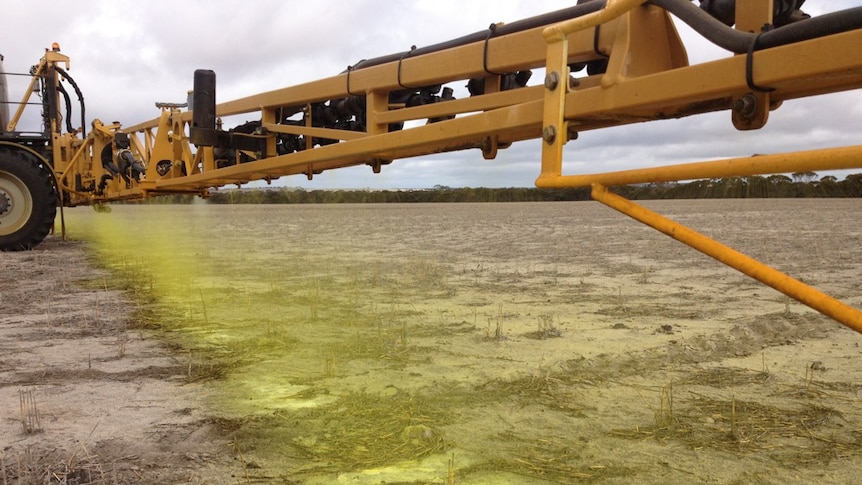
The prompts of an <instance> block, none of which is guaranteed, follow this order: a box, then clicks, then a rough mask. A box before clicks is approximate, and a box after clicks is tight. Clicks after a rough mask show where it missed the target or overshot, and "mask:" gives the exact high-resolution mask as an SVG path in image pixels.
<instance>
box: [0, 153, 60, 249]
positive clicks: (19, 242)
mask: <svg viewBox="0 0 862 485" xmlns="http://www.w3.org/2000/svg"><path fill="white" fill-rule="evenodd" d="M46 170H48V168H47V166H45V167H43V166H42V165H41V164H40V163H39V162H38V161H36V160H35V157H31V156H27V155H26V154H24V153H21V152H19V151H17V150H14V149H10V148H7V147H0V251H26V250H29V249H33V248H34V247H35V246H36V245H38V244H39V243H40V242H42V240H43V239H45V236H47V235H48V232H50V230H51V228H52V227H53V226H54V218H55V217H56V215H57V193H56V191H55V190H54V185H53V184H52V183H51V175H50V174H49V173H48V172H47V171H46Z"/></svg>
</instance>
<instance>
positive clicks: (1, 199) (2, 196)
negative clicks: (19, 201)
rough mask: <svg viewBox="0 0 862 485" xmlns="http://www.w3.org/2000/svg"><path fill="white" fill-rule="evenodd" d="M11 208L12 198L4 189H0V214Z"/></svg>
mask: <svg viewBox="0 0 862 485" xmlns="http://www.w3.org/2000/svg"><path fill="white" fill-rule="evenodd" d="M11 210H12V199H11V198H10V197H9V194H7V193H6V191H5V190H0V216H2V215H3V214H5V213H7V212H9V211H11Z"/></svg>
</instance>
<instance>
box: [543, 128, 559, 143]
mask: <svg viewBox="0 0 862 485" xmlns="http://www.w3.org/2000/svg"><path fill="white" fill-rule="evenodd" d="M542 139H543V140H545V143H547V144H548V145H551V144H553V143H554V140H556V139H557V128H556V127H555V126H554V125H550V126H546V127H545V129H544V130H542Z"/></svg>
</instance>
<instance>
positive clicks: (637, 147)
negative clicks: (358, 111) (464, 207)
mask: <svg viewBox="0 0 862 485" xmlns="http://www.w3.org/2000/svg"><path fill="white" fill-rule="evenodd" d="M574 3H575V2H573V1H570V2H559V1H549V0H494V1H484V0H481V1H478V0H471V1H463V0H435V1H429V0H417V1H397V2H396V1H392V0H389V1H384V0H353V1H350V2H346V1H336V0H316V1H310V2H309V1H303V2H301V3H300V2H298V1H286V0H255V1H248V2H238V1H235V0H232V1H228V0H173V1H165V0H137V1H128V0H104V1H95V0H78V1H75V2H67V1H48V2H40V3H38V4H34V2H32V0H3V5H2V10H0V13H2V19H3V25H4V28H3V29H2V30H0V54H2V55H3V56H4V57H5V61H4V67H5V70H6V71H7V72H25V71H27V70H28V69H29V67H30V66H31V65H33V64H35V63H36V62H38V59H39V58H40V57H41V55H42V53H43V52H44V49H45V48H46V47H49V46H50V45H51V43H52V42H58V43H59V44H60V46H61V48H62V50H63V52H64V53H65V54H67V55H69V56H70V57H71V58H72V69H71V70H70V72H69V73H70V74H71V75H72V76H73V77H74V78H75V80H76V81H77V83H78V84H79V86H80V87H81V89H82V90H83V91H84V96H85V100H86V103H87V120H88V123H89V121H90V120H92V119H93V118H99V119H101V120H103V121H106V122H107V121H113V120H119V121H121V122H122V123H123V124H124V125H132V124H135V123H139V122H141V121H145V120H149V119H152V118H155V117H156V116H158V110H157V109H156V108H155V106H154V104H153V103H154V102H155V101H172V102H182V101H185V96H186V95H185V93H186V91H187V90H189V89H191V84H192V73H193V71H194V70H195V69H198V68H206V69H213V70H215V71H216V73H217V74H218V85H219V92H218V99H219V101H227V100H229V99H234V98H238V97H242V96H247V95H252V94H256V93H259V92H263V91H269V90H272V89H276V88H280V87H284V86H290V85H293V84H296V83H300V82H306V81H310V80H314V79H318V78H323V77H328V76H331V75H334V74H337V73H338V72H341V71H342V70H343V69H344V68H345V67H346V66H348V65H351V64H354V63H356V62H357V61H358V60H360V59H364V58H370V57H377V56H380V55H385V54H390V53H393V52H400V51H403V50H406V49H409V47H410V46H411V45H417V46H420V47H421V46H425V45H430V44H434V43H437V42H441V41H444V40H448V39H451V38H455V37H459V36H461V35H464V34H468V33H472V32H476V31H479V30H483V29H485V28H487V26H488V25H489V24H490V23H492V22H500V21H503V22H511V21H514V20H518V19H521V18H525V17H530V16H533V15H537V14H541V13H545V12H549V11H552V10H556V9H559V8H563V7H566V6H569V5H572V4H574ZM34 5H38V6H34ZM860 5H862V1H850V0H829V1H825V0H808V2H806V5H805V7H806V8H805V10H806V11H807V12H808V13H811V14H813V15H817V14H820V13H824V12H828V11H835V10H840V9H843V8H848V7H855V6H860ZM679 30H680V33H681V35H682V36H683V40H684V42H685V43H686V46H687V49H688V54H689V58H690V61H691V62H692V63H698V62H703V61H705V60H709V59H714V58H718V57H723V56H726V55H728V54H727V53H725V52H723V51H721V50H719V49H716V48H714V47H712V46H709V45H707V44H706V43H704V42H703V41H701V39H699V38H697V36H696V35H693V34H692V33H691V32H690V31H689V30H688V29H687V28H686V27H685V26H679ZM540 80H541V76H534V77H533V80H532V82H531V83H532V84H535V83H538V82H540ZM15 82H16V81H15V79H14V78H13V79H10V85H11V86H10V93H9V94H10V97H11V98H12V99H13V100H17V98H19V97H20V96H21V94H22V90H23V87H18V88H17V89H16V84H15ZM19 82H20V81H19ZM456 96H457V94H456ZM860 118H862V92H860V91H855V92H849V93H843V94H838V95H830V96H824V97H818V98H812V99H806V100H797V101H793V102H788V103H785V104H784V106H782V108H781V109H779V110H778V111H775V112H773V113H772V114H771V115H770V122H769V124H768V125H767V126H766V127H765V128H764V129H762V130H758V131H756V132H737V131H736V130H734V129H733V127H732V125H731V123H730V114H729V113H716V114H710V115H703V116H698V117H693V118H688V119H686V120H682V121H679V120H676V121H662V122H652V123H643V124H639V125H634V126H627V127H620V128H613V129H606V130H598V131H593V132H586V133H582V134H581V136H580V138H579V139H578V140H577V141H574V142H571V143H569V144H568V145H567V149H566V154H565V161H564V171H565V172H566V173H589V172H599V171H606V170H619V169H624V168H633V167H642V166H653V165H664V164H672V163H683V162H690V161H699V160H704V159H710V158H717V157H729V156H746V155H751V154H753V153H770V152H781V151H791V150H798V149H810V148H815V147H828V146H839V145H848V144H858V143H859V136H858V133H859V128H858V127H859V126H860V125H859V120H860ZM539 159H540V146H539V144H538V142H536V141H527V142H521V143H518V144H515V145H514V146H513V147H511V148H510V149H508V150H505V151H502V152H500V154H499V155H498V158H497V159H496V160H493V161H486V160H484V159H483V158H482V156H481V153H480V152H479V151H478V150H469V151H466V152H458V153H450V154H441V155H435V156H430V157H422V158H415V159H409V160H400V161H396V162H395V163H393V164H392V165H390V166H387V167H384V168H383V171H382V172H381V174H379V175H373V174H372V172H371V170H370V168H368V167H355V168H350V169H343V170H336V171H331V172H325V173H324V174H322V175H319V176H316V177H315V178H314V180H313V181H311V182H308V181H306V180H305V177H303V176H294V177H287V178H283V179H281V180H280V181H279V184H281V185H288V186H302V187H307V188H364V187H372V188H413V187H432V186H434V185H447V186H451V187H460V186H485V187H512V186H518V187H528V186H532V185H533V183H534V181H535V178H536V176H537V175H538V173H539ZM821 175H823V174H821ZM836 175H838V176H839V177H840V176H841V175H842V174H841V173H838V174H836Z"/></svg>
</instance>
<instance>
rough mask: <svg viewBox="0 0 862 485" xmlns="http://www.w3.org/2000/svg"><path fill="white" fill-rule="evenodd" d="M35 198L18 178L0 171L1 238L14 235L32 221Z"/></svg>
mask: <svg viewBox="0 0 862 485" xmlns="http://www.w3.org/2000/svg"><path fill="white" fill-rule="evenodd" d="M32 214H33V198H32V197H31V195H30V191H29V189H28V188H27V185H26V184H25V183H24V181H22V180H21V179H20V178H19V177H18V176H16V175H14V174H12V173H9V172H6V171H3V170H0V236H5V235H9V234H13V233H14V232H15V231H18V230H20V229H21V228H22V227H24V226H25V225H26V224H27V222H28V221H29V220H30V216H31V215H32Z"/></svg>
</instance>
